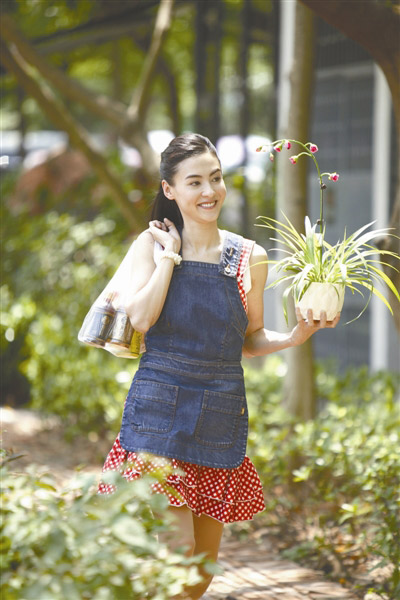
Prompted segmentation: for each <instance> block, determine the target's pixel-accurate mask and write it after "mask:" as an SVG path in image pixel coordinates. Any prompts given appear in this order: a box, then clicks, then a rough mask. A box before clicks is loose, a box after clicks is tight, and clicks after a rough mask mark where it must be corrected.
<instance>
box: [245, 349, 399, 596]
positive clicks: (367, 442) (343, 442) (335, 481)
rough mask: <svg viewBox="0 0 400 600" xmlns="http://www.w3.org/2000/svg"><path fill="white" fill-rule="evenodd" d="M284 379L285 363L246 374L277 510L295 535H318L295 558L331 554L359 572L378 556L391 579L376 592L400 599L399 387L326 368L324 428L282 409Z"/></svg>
mask: <svg viewBox="0 0 400 600" xmlns="http://www.w3.org/2000/svg"><path fill="white" fill-rule="evenodd" d="M284 373H285V367H284V365H283V363H282V362H281V361H280V360H279V358H278V357H271V359H268V360H267V361H266V363H265V368H264V370H257V371H255V370H252V369H251V368H247V369H246V377H247V389H248V398H249V404H250V415H252V417H251V422H250V432H251V433H250V438H249V453H250V454H251V455H252V457H253V460H254V463H255V465H256V467H257V469H258V471H259V473H260V476H261V478H262V481H263V485H264V488H265V490H268V492H267V494H266V496H267V504H268V508H269V510H270V511H272V512H273V514H274V517H275V518H277V519H278V520H281V523H282V526H283V527H285V528H286V530H287V529H288V528H289V527H290V521H291V520H292V523H293V524H294V523H295V522H296V520H298V519H299V518H301V519H303V521H304V527H306V526H307V524H310V522H312V524H313V527H314V531H315V530H317V531H318V534H317V535H316V536H315V537H314V538H313V539H311V540H305V541H304V540H303V541H301V542H299V544H298V545H297V546H295V547H294V548H291V550H290V556H291V558H296V557H297V558H300V557H304V556H307V555H308V556H309V555H310V553H320V554H321V555H325V556H326V555H327V554H328V555H330V557H331V558H332V557H334V558H335V559H336V561H337V560H339V562H341V563H342V566H343V568H344V570H345V569H346V564H345V563H346V559H347V558H349V560H350V562H352V564H353V565H354V564H355V563H356V562H357V561H359V562H362V561H365V562H366V561H367V560H370V559H371V556H373V555H377V556H379V557H380V559H381V560H380V561H379V562H378V563H376V564H375V565H374V568H376V567H378V566H383V565H387V566H389V569H388V573H389V574H388V576H387V577H386V580H385V581H384V582H382V584H381V585H378V584H377V583H376V584H375V590H376V591H378V592H379V593H382V594H387V596H386V597H389V598H395V597H398V595H399V594H400V567H399V565H400V513H399V506H400V496H399V489H400V454H399V446H400V411H399V404H398V400H397V399H396V394H398V384H399V377H398V376H397V375H395V374H390V373H383V372H382V373H376V374H374V375H370V374H369V373H368V371H367V369H366V368H361V369H352V370H350V371H348V372H347V373H345V374H344V375H343V376H338V375H337V374H336V373H334V372H333V371H332V369H331V368H329V367H326V365H325V367H323V366H319V368H318V372H317V376H316V383H317V390H318V391H317V393H318V399H319V403H320V404H321V406H322V408H321V411H320V413H319V414H318V416H317V418H316V419H315V420H314V421H309V422H305V423H301V422H296V421H295V420H294V419H293V418H291V417H290V416H289V415H287V414H285V412H284V411H283V409H282V407H281V395H280V390H281V381H282V378H283V376H284ZM333 531H335V535H333V533H332V532H333ZM344 540H346V541H345V543H344ZM344 574H346V573H344Z"/></svg>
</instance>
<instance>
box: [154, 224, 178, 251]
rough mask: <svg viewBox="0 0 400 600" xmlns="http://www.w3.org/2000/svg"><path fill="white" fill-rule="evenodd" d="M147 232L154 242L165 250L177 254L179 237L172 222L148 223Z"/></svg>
mask: <svg viewBox="0 0 400 600" xmlns="http://www.w3.org/2000/svg"><path fill="white" fill-rule="evenodd" d="M149 230H150V233H151V235H152V236H153V238H154V240H155V241H156V242H158V243H159V244H161V246H163V247H164V248H165V250H172V252H176V253H178V252H179V250H180V249H181V236H180V235H179V232H178V230H177V228H176V227H175V225H174V224H173V222H172V221H170V220H169V219H167V218H165V219H164V221H150V223H149Z"/></svg>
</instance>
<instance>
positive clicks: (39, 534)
mask: <svg viewBox="0 0 400 600" xmlns="http://www.w3.org/2000/svg"><path fill="white" fill-rule="evenodd" d="M116 478H118V486H117V491H116V492H115V493H114V494H111V495H109V496H99V495H97V494H96V493H95V492H94V491H93V484H94V479H93V477H92V476H88V475H81V476H78V477H77V478H76V480H75V481H73V482H71V484H70V485H69V487H68V489H66V490H58V489H57V487H56V485H55V483H54V481H53V479H52V478H51V477H50V476H49V475H48V474H46V473H39V472H38V471H37V470H34V469H33V468H30V469H28V471H27V472H26V473H25V474H13V473H11V472H9V471H7V470H6V469H3V473H2V512H3V527H2V536H1V552H2V570H3V576H2V597H3V598H7V599H8V600H38V599H39V598H40V600H65V599H66V598H68V600H83V599H86V598H87V599H90V600H115V598H120V599H121V600H125V599H126V600H128V599H129V600H143V599H144V598H152V600H167V598H171V597H172V596H173V595H175V594H178V593H180V592H181V591H182V589H183V586H184V585H185V584H189V585H193V584H195V583H197V582H198V581H200V577H199V575H198V572H197V568H196V564H200V563H203V565H205V566H206V568H208V569H210V570H212V568H213V567H212V565H210V564H208V566H207V564H206V563H205V562H204V559H203V557H201V556H200V557H195V558H192V559H188V558H185V556H184V555H183V554H182V553H178V552H176V553H169V552H168V551H167V549H166V547H165V546H164V545H163V544H161V543H159V542H158V541H157V539H156V535H157V533H159V532H161V531H164V530H165V529H166V528H167V527H170V525H169V524H168V520H167V518H166V517H160V516H159V517H157V518H155V516H154V515H155V514H156V515H162V514H164V510H165V507H166V504H167V498H166V497H165V496H163V495H161V494H152V495H150V496H149V484H150V482H151V481H154V479H151V478H149V477H145V478H143V479H142V480H139V481H134V482H125V481H124V480H122V478H121V477H120V476H119V475H118V474H116V473H108V474H105V475H104V476H103V480H106V479H107V481H108V482H110V483H115V481H116Z"/></svg>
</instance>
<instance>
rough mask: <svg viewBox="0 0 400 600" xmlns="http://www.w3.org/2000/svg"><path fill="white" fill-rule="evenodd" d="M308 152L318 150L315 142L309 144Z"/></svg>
mask: <svg viewBox="0 0 400 600" xmlns="http://www.w3.org/2000/svg"><path fill="white" fill-rule="evenodd" d="M310 152H312V153H313V154H315V153H316V152H318V146H317V145H316V144H310Z"/></svg>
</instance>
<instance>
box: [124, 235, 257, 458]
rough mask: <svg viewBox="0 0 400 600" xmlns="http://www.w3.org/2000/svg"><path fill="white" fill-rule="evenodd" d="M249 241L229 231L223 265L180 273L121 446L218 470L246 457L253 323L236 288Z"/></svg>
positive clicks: (200, 265)
mask: <svg viewBox="0 0 400 600" xmlns="http://www.w3.org/2000/svg"><path fill="white" fill-rule="evenodd" d="M242 245H243V238H242V237H241V236H238V235H236V234H233V233H230V232H226V235H225V240H224V246H223V250H222V254H221V259H220V262H219V264H212V263H204V262H196V261H185V260H183V261H182V262H181V264H180V265H177V266H175V267H174V271H173V276H172V279H171V282H170V286H169V290H168V294H167V297H166V300H165V304H164V307H163V310H162V312H161V315H160V317H159V319H158V321H157V323H156V324H155V325H153V326H152V327H151V328H150V329H149V331H148V332H147V334H146V337H145V343H146V352H145V353H144V354H143V355H142V358H141V360H140V365H139V368H138V370H137V371H136V373H135V376H134V378H133V381H132V384H131V387H130V390H129V393H128V396H127V399H126V402H125V407H124V413H123V418H122V425H121V431H120V443H121V446H122V448H123V449H125V450H126V451H129V452H148V453H152V454H155V455H161V456H165V457H170V458H174V459H179V460H182V461H186V462H190V463H194V464H196V465H204V466H206V467H216V468H229V469H232V468H235V467H237V466H238V465H240V464H241V463H242V461H243V459H244V457H245V453H246V443H247V430H248V413H247V404H246V395H245V387H244V379H243V369H242V366H241V357H242V347H243V342H244V338H245V333H246V328H247V324H248V319H247V315H246V312H245V310H244V307H243V304H242V300H241V298H240V293H239V290H238V283H237V271H238V266H239V259H240V256H241V252H242Z"/></svg>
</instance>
